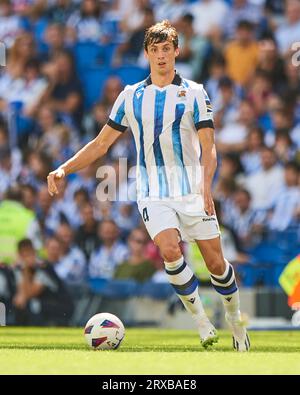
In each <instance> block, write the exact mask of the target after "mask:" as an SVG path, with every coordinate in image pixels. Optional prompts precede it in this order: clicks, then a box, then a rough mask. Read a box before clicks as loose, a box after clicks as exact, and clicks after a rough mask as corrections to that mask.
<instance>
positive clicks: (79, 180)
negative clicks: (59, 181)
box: [66, 162, 99, 200]
mask: <svg viewBox="0 0 300 395" xmlns="http://www.w3.org/2000/svg"><path fill="white" fill-rule="evenodd" d="M98 166H99V163H98V162H95V163H93V164H91V165H90V166H87V167H85V168H84V169H82V170H81V171H80V172H78V173H77V174H76V177H74V178H73V179H72V180H71V181H70V182H69V183H68V186H67V189H66V199H67V200H72V199H73V198H74V194H75V193H76V192H77V191H78V190H79V189H85V190H86V191H87V193H88V195H89V196H90V197H92V196H95V187H96V185H97V180H96V178H95V175H96V171H97V167H98Z"/></svg>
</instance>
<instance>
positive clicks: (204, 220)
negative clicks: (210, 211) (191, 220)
mask: <svg viewBox="0 0 300 395" xmlns="http://www.w3.org/2000/svg"><path fill="white" fill-rule="evenodd" d="M202 221H203V222H207V221H216V218H214V217H210V218H202Z"/></svg>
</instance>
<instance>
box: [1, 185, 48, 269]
mask: <svg viewBox="0 0 300 395" xmlns="http://www.w3.org/2000/svg"><path fill="white" fill-rule="evenodd" d="M24 237H29V238H30V239H31V240H32V241H33V243H34V246H35V248H36V249H40V248H41V247H42V240H41V233H40V228H39V225H38V222H37V219H36V215H35V213H34V212H33V211H31V210H28V209H27V208H25V207H24V205H23V204H22V195H21V191H20V188H19V187H10V189H8V190H7V192H6V193H5V195H4V200H2V202H1V203H0V261H1V262H5V263H7V264H11V263H13V262H14V261H15V259H16V254H17V243H18V242H19V241H20V240H21V239H22V238H24Z"/></svg>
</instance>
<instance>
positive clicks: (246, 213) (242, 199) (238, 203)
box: [226, 188, 263, 251]
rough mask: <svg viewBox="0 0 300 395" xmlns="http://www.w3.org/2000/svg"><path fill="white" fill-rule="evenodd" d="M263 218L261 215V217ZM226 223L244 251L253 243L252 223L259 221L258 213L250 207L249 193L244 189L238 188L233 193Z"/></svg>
mask: <svg viewBox="0 0 300 395" xmlns="http://www.w3.org/2000/svg"><path fill="white" fill-rule="evenodd" d="M261 218H262V219H263V217H261ZM226 221H227V222H226V225H227V226H229V227H231V229H232V230H233V231H234V232H235V235H236V236H237V238H238V240H239V244H240V247H241V248H242V249H243V250H244V251H245V250H247V249H249V247H251V246H252V244H253V241H254V240H253V225H255V224H258V223H259V222H260V217H259V215H258V213H257V212H256V211H255V210H254V209H253V208H252V204H251V195H250V193H249V192H248V191H247V190H246V189H242V188H239V189H237V190H236V191H235V193H234V205H233V207H232V210H231V213H230V214H229V218H228V216H227V219H226Z"/></svg>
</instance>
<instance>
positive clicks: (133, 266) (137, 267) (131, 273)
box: [114, 228, 155, 282]
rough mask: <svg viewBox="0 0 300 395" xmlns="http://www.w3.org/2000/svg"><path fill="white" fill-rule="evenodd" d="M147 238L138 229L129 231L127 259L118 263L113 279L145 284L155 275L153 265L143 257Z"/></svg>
mask: <svg viewBox="0 0 300 395" xmlns="http://www.w3.org/2000/svg"><path fill="white" fill-rule="evenodd" d="M147 241H148V238H147V237H146V236H145V233H144V232H143V231H142V230H140V229H138V228H137V229H134V230H132V231H131V233H130V235H129V237H128V247H129V253H128V258H127V259H126V260H125V261H124V262H122V263H120V264H119V265H118V266H117V268H116V270H115V273H114V278H117V279H128V280H134V281H137V282H145V281H148V280H150V279H151V277H152V276H153V274H154V273H155V267H154V263H153V262H151V261H150V260H149V259H148V258H146V255H145V245H146V243H147Z"/></svg>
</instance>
